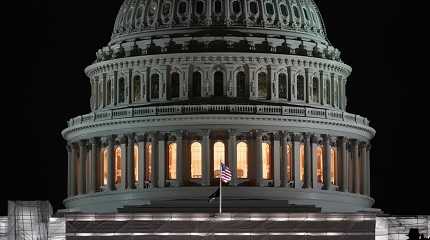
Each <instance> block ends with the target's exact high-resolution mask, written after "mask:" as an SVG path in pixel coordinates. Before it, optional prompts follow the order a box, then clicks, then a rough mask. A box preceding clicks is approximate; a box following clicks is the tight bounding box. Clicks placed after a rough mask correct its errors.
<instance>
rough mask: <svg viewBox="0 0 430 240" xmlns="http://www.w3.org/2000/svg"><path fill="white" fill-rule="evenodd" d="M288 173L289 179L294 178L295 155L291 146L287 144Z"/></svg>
mask: <svg viewBox="0 0 430 240" xmlns="http://www.w3.org/2000/svg"><path fill="white" fill-rule="evenodd" d="M286 159H287V174H288V181H292V180H293V172H292V171H293V168H292V166H293V156H292V152H291V146H290V145H287V158H286Z"/></svg>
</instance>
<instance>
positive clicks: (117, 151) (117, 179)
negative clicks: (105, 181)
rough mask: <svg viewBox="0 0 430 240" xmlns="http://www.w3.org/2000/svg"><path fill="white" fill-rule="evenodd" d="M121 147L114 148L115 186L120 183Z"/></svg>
mask: <svg viewBox="0 0 430 240" xmlns="http://www.w3.org/2000/svg"><path fill="white" fill-rule="evenodd" d="M121 161H122V159H121V147H116V148H115V184H120V183H121V173H122V172H121Z"/></svg>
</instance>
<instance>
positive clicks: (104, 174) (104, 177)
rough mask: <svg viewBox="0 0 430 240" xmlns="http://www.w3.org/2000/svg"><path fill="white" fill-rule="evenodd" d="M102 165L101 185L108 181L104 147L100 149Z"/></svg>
mask: <svg viewBox="0 0 430 240" xmlns="http://www.w3.org/2000/svg"><path fill="white" fill-rule="evenodd" d="M102 153H103V154H102V161H101V162H102V166H103V169H102V171H103V173H102V176H103V179H102V180H103V181H102V186H106V185H107V183H108V175H109V165H108V150H107V149H106V148H104V149H103V151H102Z"/></svg>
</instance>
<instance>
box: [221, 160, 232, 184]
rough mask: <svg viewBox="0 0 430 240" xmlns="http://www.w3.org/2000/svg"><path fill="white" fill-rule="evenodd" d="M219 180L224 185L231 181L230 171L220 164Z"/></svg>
mask: <svg viewBox="0 0 430 240" xmlns="http://www.w3.org/2000/svg"><path fill="white" fill-rule="evenodd" d="M221 180H222V181H223V182H225V183H228V182H230V181H231V170H230V168H228V167H227V166H226V165H224V164H221Z"/></svg>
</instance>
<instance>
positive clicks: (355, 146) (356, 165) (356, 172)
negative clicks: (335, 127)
mask: <svg viewBox="0 0 430 240" xmlns="http://www.w3.org/2000/svg"><path fill="white" fill-rule="evenodd" d="M351 144H352V162H353V164H354V171H353V173H354V175H353V179H354V185H353V186H354V189H353V192H354V193H360V159H359V156H358V142H357V140H353V141H352V143H351Z"/></svg>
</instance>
